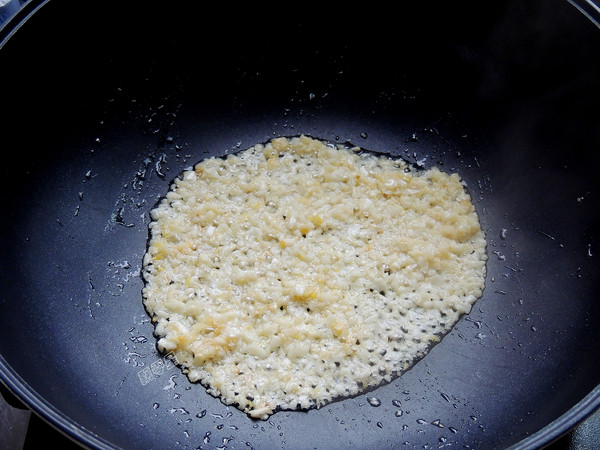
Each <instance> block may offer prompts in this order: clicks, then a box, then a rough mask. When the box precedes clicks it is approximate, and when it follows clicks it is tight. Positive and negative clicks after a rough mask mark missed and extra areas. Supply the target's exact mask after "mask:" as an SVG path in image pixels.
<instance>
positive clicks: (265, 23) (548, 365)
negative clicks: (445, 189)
mask: <svg viewBox="0 0 600 450" xmlns="http://www.w3.org/2000/svg"><path fill="white" fill-rule="evenodd" d="M475 5H476V4H475V3H473V4H464V5H463V6H461V7H457V6H456V5H452V6H445V7H436V9H435V10H428V8H429V7H428V6H427V5H423V6H411V7H401V10H400V12H394V13H391V12H389V11H381V10H378V11H364V10H356V11H355V10H348V11H344V12H336V13H335V14H333V15H328V14H326V13H325V12H321V13H317V12H315V11H297V12H296V13H295V14H276V13H273V12H271V13H266V12H264V13H261V14H259V15H258V16H254V18H253V19H252V18H251V16H248V15H247V14H245V13H244V12H243V11H235V13H234V12H233V11H219V12H208V11H207V12H206V14H203V15H200V16H197V15H194V14H191V13H190V11H187V10H186V9H185V8H184V7H183V6H170V7H166V6H159V5H145V6H144V9H143V10H140V9H139V8H138V7H122V8H120V9H119V10H111V9H108V8H106V6H105V5H104V4H103V3H102V2H86V4H85V7H84V6H83V5H81V4H79V3H77V2H60V3H59V2H50V3H49V4H47V5H45V6H43V7H42V8H41V9H40V10H39V11H38V12H37V13H36V14H35V15H34V16H33V17H32V18H31V19H29V20H28V21H27V22H26V23H25V24H24V25H23V27H22V28H21V29H20V30H19V31H18V32H17V33H16V34H15V35H14V37H13V38H11V40H10V41H9V42H8V43H7V44H6V45H5V46H4V47H3V48H2V49H1V50H0V57H1V58H2V59H3V66H4V67H9V68H10V87H9V88H5V91H4V92H3V106H2V108H0V109H1V110H2V112H1V113H0V114H1V115H2V116H1V118H2V121H1V123H2V124H3V128H4V130H5V131H4V132H3V138H4V139H3V141H4V148H5V149H6V150H7V151H8V152H9V153H10V154H11V156H12V159H11V162H10V163H8V164H4V165H3V167H2V170H3V176H2V177H1V179H2V183H3V188H4V190H3V192H4V193H5V198H4V200H5V214H4V219H5V220H4V221H3V222H2V231H3V236H4V239H3V240H2V244H1V245H2V250H3V254H4V256H5V257H4V258H3V262H2V264H3V265H2V270H1V271H0V273H1V274H2V275H1V276H2V281H3V283H2V286H3V288H2V296H1V297H0V298H1V300H2V303H3V313H4V314H2V316H1V318H0V321H1V322H0V325H1V326H2V329H3V330H4V335H5V337H6V338H5V339H4V340H3V341H2V343H0V352H1V354H2V357H3V358H4V360H5V362H6V365H7V366H8V367H10V369H11V371H14V373H16V374H18V376H19V377H20V381H23V382H24V383H25V385H24V386H23V385H21V384H20V383H16V382H15V383H13V385H12V386H11V387H12V388H13V390H16V391H18V393H19V394H21V396H22V397H24V398H25V399H26V400H29V401H30V402H33V401H34V400H35V402H34V403H35V404H36V405H38V406H37V409H38V412H40V413H41V414H42V415H45V416H46V417H50V416H51V417H55V416H54V415H50V414H48V412H47V410H46V409H45V407H46V406H47V405H52V407H53V408H55V409H56V411H58V413H59V416H60V417H61V421H62V418H66V423H68V424H70V423H71V422H70V421H71V420H72V421H74V423H76V424H77V425H80V426H82V427H84V428H85V429H87V430H89V432H90V433H92V434H96V435H98V436H99V438H100V440H101V441H97V440H95V438H92V437H91V435H90V434H88V433H87V432H82V431H81V430H77V429H76V428H75V429H73V428H69V429H68V431H67V432H68V433H71V434H74V435H75V436H76V437H77V438H79V439H82V440H84V441H85V442H88V443H89V444H92V445H100V444H99V442H102V441H105V442H110V443H112V444H114V445H117V446H122V447H125V448H127V447H129V446H132V444H133V443H135V445H136V446H144V445H146V446H148V447H152V444H153V443H154V444H156V443H160V447H161V448H165V447H169V446H173V447H175V446H177V445H179V444H180V445H190V446H192V445H193V446H198V445H200V444H201V443H206V444H207V445H215V446H217V445H222V444H228V445H230V446H231V445H234V444H236V445H237V446H238V447H244V446H246V443H248V445H250V446H254V447H260V448H269V447H281V446H283V445H287V446H291V447H298V446H302V447H309V446H319V447H334V448H337V447H339V448H346V447H348V446H353V447H363V446H364V447H373V446H377V447H378V448H386V447H389V448H392V447H397V446H398V444H402V443H406V445H408V446H409V447H412V446H415V447H422V446H423V445H425V444H428V445H444V444H459V445H465V444H468V445H470V446H472V447H477V448H489V447H506V446H509V445H512V444H515V443H517V442H520V441H522V440H523V439H526V438H527V437H528V436H531V435H532V434H534V433H536V432H538V430H540V429H542V428H543V427H546V426H547V425H548V424H550V423H551V422H552V421H554V420H555V419H557V418H559V417H561V416H562V415H564V414H566V413H567V412H568V411H569V410H570V409H571V408H573V407H574V406H575V405H576V404H577V403H578V402H579V401H580V400H581V399H583V398H584V397H585V396H586V395H587V394H588V393H589V392H590V391H592V390H593V389H594V388H595V387H596V386H597V385H598V381H599V378H598V375H597V372H596V371H595V369H596V368H595V361H597V358H598V356H599V354H600V345H599V344H598V343H597V340H596V339H594V337H595V331H594V330H595V326H596V321H597V319H598V318H599V316H600V308H599V307H598V305H597V302H596V298H597V295H598V282H597V280H598V268H597V264H596V260H595V259H596V256H595V249H596V246H597V242H598V229H599V228H598V212H597V209H596V207H595V203H596V198H597V192H598V191H597V187H598V177H597V176H596V175H595V172H596V167H597V163H598V152H597V145H598V142H599V139H598V138H599V137H600V136H599V134H600V132H599V129H598V127H597V126H596V124H597V123H598V121H597V119H598V111H597V108H596V105H597V104H598V100H599V95H598V94H599V88H598V86H597V83H596V80H597V74H598V61H597V58H596V57H595V55H597V49H598V44H599V39H600V37H599V34H598V30H597V29H596V28H595V27H594V26H593V25H592V24H591V23H589V22H588V21H587V20H586V19H585V18H584V17H582V16H581V15H580V14H579V12H578V11H577V10H576V9H575V8H573V7H572V6H571V5H569V4H567V3H566V2H559V1H553V2H547V1H545V2H534V3H528V4H527V5H523V4H521V2H504V3H503V4H501V5H494V6H489V9H486V10H477V20H476V21H473V20H472V19H471V17H472V16H471V15H469V14H467V13H468V12H469V11H472V10H473V8H474V7H475ZM130 8H131V9H130ZM67 13H68V19H66V17H67ZM298 134H307V135H311V136H313V137H315V138H319V139H325V140H329V141H332V142H340V143H343V142H350V143H352V144H355V145H359V146H361V147H364V148H366V149H369V150H374V151H383V152H386V153H391V154H394V155H399V156H402V157H404V158H406V159H407V160H409V161H411V162H415V161H422V162H423V164H424V165H425V166H426V167H430V166H433V165H439V166H441V167H442V168H443V169H444V170H447V171H457V172H458V173H459V174H460V175H461V176H462V178H463V179H464V180H465V182H466V183H467V186H468V189H469V191H470V192H471V195H472V197H473V200H474V203H475V207H476V209H477V211H478V213H479V214H480V219H481V222H482V225H483V228H484V229H485V231H486V233H487V238H488V246H489V247H488V249H489V256H490V259H489V262H488V277H487V281H486V290H485V292H484V295H483V297H482V298H481V299H480V300H479V301H478V302H477V303H476V304H475V307H474V309H473V310H472V312H471V314H469V316H467V317H464V318H463V320H461V321H460V322H459V323H458V324H457V326H456V327H455V328H454V330H453V331H452V332H451V333H450V334H449V335H448V336H446V338H444V340H443V341H442V342H441V343H440V344H438V345H436V346H435V347H434V348H433V349H432V351H431V352H430V354H429V355H428V356H426V357H425V358H424V359H423V360H422V361H420V362H419V363H418V364H416V365H415V366H414V367H413V368H412V369H411V370H410V371H409V372H407V373H406V374H404V375H402V376H401V377H399V378H397V379H396V380H394V381H393V382H392V383H390V384H388V385H385V386H382V387H380V388H378V389H377V390H375V391H372V392H370V393H368V395H369V396H375V397H377V398H378V399H379V400H381V406H379V407H373V406H371V405H370V404H369V402H368V401H367V400H366V395H359V396H357V397H354V398H350V399H346V400H342V401H339V402H335V403H332V404H331V405H329V406H327V407H324V408H322V409H320V410H311V411H308V412H282V413H277V414H275V415H274V416H273V417H272V418H271V419H270V420H269V421H268V422H264V423H262V422H261V423H257V422H255V421H252V420H250V419H248V418H247V417H246V416H245V415H243V414H242V413H241V412H239V411H237V410H235V409H233V408H227V407H226V406H224V405H223V404H221V403H220V402H219V401H218V400H217V399H214V398H212V397H210V396H208V395H207V394H206V393H205V391H204V388H203V387H202V386H200V385H192V384H189V383H188V382H187V380H186V379H185V377H184V376H183V375H182V374H181V373H180V372H179V371H178V369H176V368H173V367H169V366H168V365H165V364H164V363H165V361H164V360H162V359H161V356H160V355H159V354H158V353H157V352H156V349H155V340H154V338H153V336H152V330H153V328H152V324H151V323H150V322H149V318H148V316H147V315H146V314H145V311H144V309H143V306H142V303H141V293H140V291H141V287H142V282H141V280H140V278H139V269H140V267H141V258H142V256H143V254H144V252H145V249H146V240H147V238H148V233H147V224H148V220H149V219H148V212H149V210H150V209H151V208H152V207H153V206H154V205H155V204H156V202H157V201H158V199H159V198H160V196H161V195H164V194H165V193H166V192H167V189H168V185H169V182H170V181H171V180H172V179H173V178H174V177H175V176H177V175H178V174H179V173H180V172H181V171H182V170H183V169H184V168H185V167H188V166H190V165H191V164H194V163H195V162H197V161H199V160H200V159H202V158H205V157H208V156H211V155H224V154H226V153H230V152H234V151H236V150H240V149H244V148H248V147H250V146H252V145H254V144H256V143H258V142H265V141H267V140H269V139H271V138H273V137H276V136H280V135H285V136H294V135H298ZM161 363H162V369H161ZM148 368H150V369H151V370H153V372H152V374H151V375H152V377H151V378H144V375H143V374H147V373H148V372H147V370H148ZM5 378H6V377H5ZM40 399H41V404H40V403H39V402H38V400H40ZM392 401H395V402H394V403H392ZM397 405H400V406H397ZM397 411H401V412H402V413H401V414H400V415H398V414H397ZM61 424H63V425H64V423H62V422H61ZM563 431H566V430H564V429H563V428H561V425H560V424H558V425H557V426H555V427H554V429H552V430H550V432H549V433H548V435H549V436H550V438H551V437H556V435H557V434H558V433H560V432H563ZM547 438H548V436H545V437H544V439H547ZM526 442H527V441H526ZM528 442H533V441H532V440H530V441H528ZM284 443H285V444H284Z"/></svg>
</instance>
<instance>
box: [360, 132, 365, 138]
mask: <svg viewBox="0 0 600 450" xmlns="http://www.w3.org/2000/svg"><path fill="white" fill-rule="evenodd" d="M360 137H361V138H363V139H366V138H367V133H365V132H364V131H363V132H362V133H360Z"/></svg>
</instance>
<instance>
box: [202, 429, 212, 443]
mask: <svg viewBox="0 0 600 450" xmlns="http://www.w3.org/2000/svg"><path fill="white" fill-rule="evenodd" d="M202 442H204V443H205V444H208V443H209V442H210V431H207V432H206V434H205V435H204V439H202Z"/></svg>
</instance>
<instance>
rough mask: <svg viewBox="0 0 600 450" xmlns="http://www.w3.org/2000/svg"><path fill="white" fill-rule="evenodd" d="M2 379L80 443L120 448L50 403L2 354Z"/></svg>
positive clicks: (34, 409) (39, 413) (29, 405)
mask: <svg viewBox="0 0 600 450" xmlns="http://www.w3.org/2000/svg"><path fill="white" fill-rule="evenodd" d="M0 381H1V382H2V384H4V386H5V387H6V388H7V389H8V390H9V392H10V393H11V394H13V395H14V396H15V397H17V399H18V400H20V401H21V402H22V403H23V404H24V405H25V406H26V407H27V408H29V409H30V410H31V412H32V413H34V414H36V415H37V416H38V417H40V418H41V419H42V420H44V422H46V423H47V424H48V425H50V426H51V427H52V428H54V429H55V430H57V431H58V432H59V433H61V434H63V435H65V436H66V437H68V438H69V439H71V440H73V441H74V442H76V443H78V444H79V445H82V444H83V445H85V446H87V447H89V448H94V449H99V450H115V449H119V448H120V447H117V446H115V445H114V444H112V443H110V442H107V441H105V440H104V439H102V438H101V437H100V436H98V435H96V434H95V433H93V432H92V431H91V430H89V429H87V428H85V427H83V426H81V425H80V424H78V423H77V422H76V421H75V420H74V419H72V418H70V417H69V416H67V415H66V414H64V413H62V412H61V411H59V410H58V409H56V408H55V407H54V406H52V405H51V404H50V403H48V402H47V401H46V400H45V399H44V398H43V397H42V396H41V395H40V394H39V393H37V392H36V391H35V390H34V389H33V388H32V387H31V386H29V385H28V384H27V383H26V382H25V380H23V379H22V378H21V377H20V376H19V375H18V374H17V372H16V371H15V370H14V369H13V368H12V367H11V366H10V364H8V362H7V361H6V360H5V359H4V356H2V355H0Z"/></svg>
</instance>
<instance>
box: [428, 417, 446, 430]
mask: <svg viewBox="0 0 600 450" xmlns="http://www.w3.org/2000/svg"><path fill="white" fill-rule="evenodd" d="M431 425H435V426H436V427H438V428H444V424H443V423H442V422H441V421H440V419H435V420H434V421H433V422H431Z"/></svg>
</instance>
